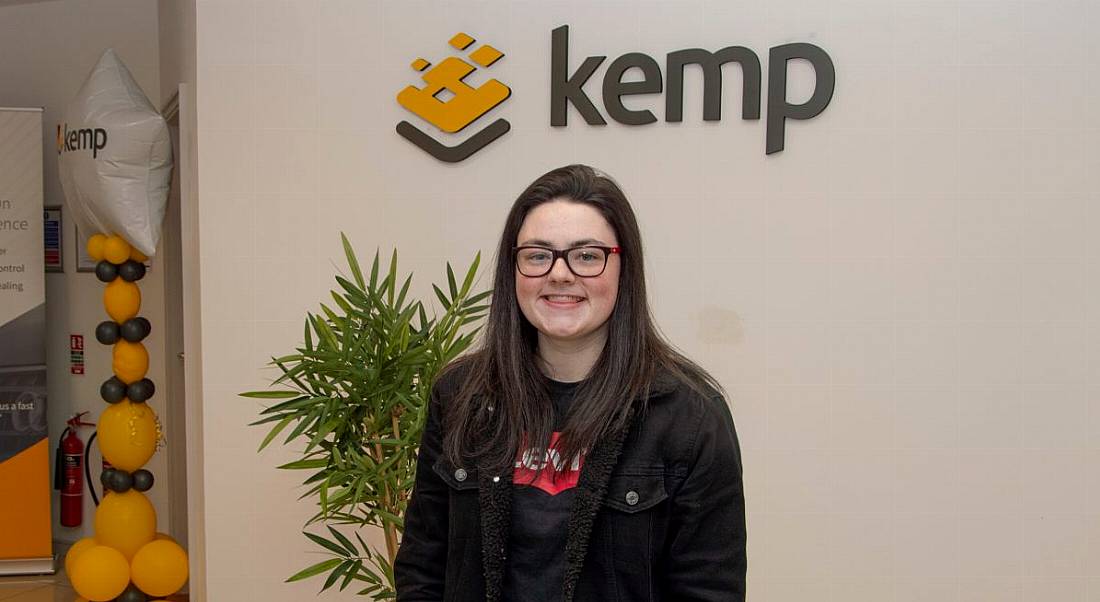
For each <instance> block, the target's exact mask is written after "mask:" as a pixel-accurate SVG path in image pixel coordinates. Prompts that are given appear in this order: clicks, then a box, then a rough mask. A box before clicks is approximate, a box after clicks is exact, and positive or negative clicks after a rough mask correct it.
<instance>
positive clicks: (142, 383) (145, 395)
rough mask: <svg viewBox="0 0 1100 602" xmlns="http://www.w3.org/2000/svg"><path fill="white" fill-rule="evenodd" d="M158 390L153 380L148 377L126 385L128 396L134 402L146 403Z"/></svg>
mask: <svg viewBox="0 0 1100 602" xmlns="http://www.w3.org/2000/svg"><path fill="white" fill-rule="evenodd" d="M156 392H157V388H156V387H155V386H154V385H153V381H151V380H149V379H148V378H143V379H141V380H139V381H134V382H132V383H130V386H129V387H126V397H128V398H130V401H132V402H134V403H144V402H145V401H146V400H148V399H149V398H150V397H152V396H153V394H154V393H156Z"/></svg>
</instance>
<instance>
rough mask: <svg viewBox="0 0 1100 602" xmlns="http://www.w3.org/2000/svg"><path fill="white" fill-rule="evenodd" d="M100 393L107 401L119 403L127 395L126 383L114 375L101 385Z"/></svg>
mask: <svg viewBox="0 0 1100 602" xmlns="http://www.w3.org/2000/svg"><path fill="white" fill-rule="evenodd" d="M99 395H100V397H102V398H103V401H106V402H107V403H118V402H120V401H122V398H124V397H126V383H124V382H122V381H121V380H119V378H118V377H117V376H112V377H111V378H108V379H107V380H105V381H103V384H102V385H100V386H99Z"/></svg>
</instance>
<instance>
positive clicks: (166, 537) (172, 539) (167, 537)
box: [156, 531, 179, 543]
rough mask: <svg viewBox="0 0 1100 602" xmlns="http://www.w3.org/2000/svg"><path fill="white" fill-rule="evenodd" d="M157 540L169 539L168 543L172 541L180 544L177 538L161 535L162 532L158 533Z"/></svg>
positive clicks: (165, 534)
mask: <svg viewBox="0 0 1100 602" xmlns="http://www.w3.org/2000/svg"><path fill="white" fill-rule="evenodd" d="M156 538H157V539H167V540H168V541H171V542H174V543H179V542H177V541H176V538H175V537H172V536H171V535H169V534H167V533H161V532H160V531H157V536H156Z"/></svg>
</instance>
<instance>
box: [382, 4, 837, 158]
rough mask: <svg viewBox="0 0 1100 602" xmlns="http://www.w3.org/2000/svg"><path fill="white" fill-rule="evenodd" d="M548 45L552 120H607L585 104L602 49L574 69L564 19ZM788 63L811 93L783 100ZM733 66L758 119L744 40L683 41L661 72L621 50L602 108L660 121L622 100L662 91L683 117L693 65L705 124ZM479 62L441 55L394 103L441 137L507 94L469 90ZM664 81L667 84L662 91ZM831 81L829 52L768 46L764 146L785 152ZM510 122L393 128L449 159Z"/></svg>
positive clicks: (496, 89)
mask: <svg viewBox="0 0 1100 602" xmlns="http://www.w3.org/2000/svg"><path fill="white" fill-rule="evenodd" d="M550 39H551V50H550V77H549V80H550V90H549V93H550V125H551V126H553V127H565V126H567V125H568V119H567V118H568V112H569V106H570V105H572V106H573V108H574V109H575V110H576V111H577V112H578V113H580V116H581V117H582V118H583V119H584V121H585V123H586V124H588V125H589V126H604V125H607V120H606V119H605V118H604V114H603V113H601V112H600V110H599V109H598V108H597V107H596V104H595V103H594V102H592V98H591V97H590V96H589V93H588V92H587V91H586V90H585V85H586V84H587V83H588V81H589V80H590V79H592V76H593V75H594V74H595V73H596V70H597V69H599V67H600V66H601V65H602V64H603V63H604V61H605V60H607V57H606V56H589V57H585V58H584V60H582V61H581V62H580V64H579V65H578V66H577V67H576V69H575V70H572V71H571V67H570V61H569V26H568V25H562V26H560V27H556V28H555V29H554V30H553V31H552V32H551V38H550ZM450 43H451V46H453V47H454V48H455V49H457V50H466V49H467V48H469V47H471V46H472V45H473V43H474V39H473V38H471V37H470V36H468V35H466V34H464V33H459V34H457V35H456V36H454V37H453V38H451V42H450ZM502 56H503V54H501V52H500V51H498V50H497V49H495V48H493V47H492V46H489V45H488V44H486V45H483V46H481V47H479V48H478V49H477V50H474V51H473V52H471V53H470V59H472V60H473V61H474V62H475V63H477V64H478V65H481V66H482V67H489V66H490V65H492V64H493V63H495V62H496V61H497V60H498V59H500V58H501V57H502ZM792 60H804V61H806V62H808V63H809V64H810V65H811V66H812V67H813V70H814V77H815V82H814V88H813V94H812V95H811V96H810V98H809V99H808V100H806V101H805V102H802V103H798V104H794V103H791V102H788V100H787V66H788V63H789V62H790V61H792ZM727 63H737V65H738V66H739V67H740V68H741V73H742V88H741V119H744V120H759V119H760V105H761V102H760V97H761V94H762V92H763V90H762V89H761V66H760V58H759V57H758V56H757V54H756V53H755V52H753V51H752V50H751V49H749V48H746V47H744V46H726V47H725V48H722V49H720V50H717V51H713V52H712V51H709V50H705V49H702V48H685V49H683V50H676V51H672V52H669V53H668V55H667V56H666V57H665V69H664V73H662V71H661V65H660V64H659V63H658V62H657V60H656V59H654V58H653V57H650V56H649V55H646V54H643V53H641V52H628V53H626V54H624V55H622V56H620V57H618V58H616V59H615V60H613V61H611V64H610V65H609V66H608V67H607V69H606V70H605V71H604V74H603V82H602V86H601V91H602V92H603V96H602V99H603V109H604V111H605V112H606V114H607V116H608V117H610V118H611V119H613V120H615V121H616V122H618V123H621V124H623V125H630V126H644V125H648V124H651V123H654V122H656V121H657V116H656V115H654V114H653V112H652V111H650V110H648V109H631V108H628V107H627V106H626V105H624V104H623V98H624V97H626V96H636V95H651V94H661V93H665V98H664V109H665V112H664V118H665V119H664V120H665V121H666V122H670V123H674V122H680V121H683V114H684V71H685V68H686V67H687V66H688V65H694V66H696V67H698V68H699V69H701V70H702V74H703V121H721V119H722V66H723V65H725V64H727ZM430 65H431V64H430V63H429V62H428V61H426V60H424V59H422V58H420V59H416V60H415V61H413V63H412V67H413V69H415V70H417V71H425V70H426V69H428V67H429V66H430ZM476 70H477V68H476V67H474V66H473V65H471V64H470V63H468V62H466V61H465V60H463V59H460V58H457V57H448V58H447V59H444V61H443V62H442V63H440V64H439V65H437V66H435V67H433V68H431V69H430V70H427V71H426V72H425V73H424V75H423V76H422V79H423V80H424V82H425V84H426V85H425V86H423V87H421V88H417V87H415V86H409V87H407V88H405V89H404V90H402V91H401V93H400V94H398V95H397V101H398V102H399V103H401V106H403V107H405V108H406V109H408V110H409V111H411V112H413V113H415V114H416V115H418V116H420V117H421V118H423V119H424V120H425V121H427V122H429V123H431V124H432V125H434V126H435V127H437V128H439V129H440V130H441V131H442V132H444V133H447V134H454V133H456V132H458V131H460V130H462V129H464V128H465V127H466V126H468V125H470V124H471V123H473V122H474V121H475V120H477V119H478V118H480V117H481V116H482V115H484V114H485V113H487V112H489V111H490V110H491V109H492V108H493V107H496V106H497V105H499V104H500V103H502V102H504V101H505V100H506V99H507V98H508V97H509V96H510V95H511V90H510V89H509V88H508V86H505V85H504V84H502V83H500V82H499V81H497V80H495V79H493V80H490V81H489V82H487V83H486V84H484V85H482V86H481V87H479V88H472V87H470V86H469V85H467V84H466V83H464V82H463V81H462V80H463V79H464V78H465V77H466V76H467V75H469V74H471V73H473V72H474V71H476ZM632 71H637V72H640V73H641V75H642V79H641V80H638V79H627V78H625V77H624V76H625V75H626V74H627V73H628V72H632ZM666 78H667V82H668V91H667V92H665V81H666ZM835 85H836V70H835V67H834V65H833V61H832V59H831V58H830V57H829V55H828V53H826V52H825V51H824V50H822V49H821V48H819V47H818V46H815V45H813V44H809V43H805V42H795V43H790V44H782V45H779V46H775V47H773V48H771V49H770V51H769V53H768V88H767V109H768V113H767V124H766V136H765V137H766V143H765V151H764V152H765V153H766V154H769V155H770V154H772V153H777V152H780V151H782V150H783V147H784V144H785V137H786V124H787V120H788V119H812V118H814V117H816V116H817V115H819V114H820V113H821V112H822V111H824V110H825V107H827V106H829V102H830V101H831V100H832V98H833V89H834V87H835ZM509 127H510V126H509V123H508V122H507V121H505V120H504V119H497V120H496V121H494V122H493V123H492V124H490V125H488V126H487V127H485V128H484V129H483V130H481V131H479V132H478V133H477V134H475V135H474V136H472V137H471V138H469V139H467V140H466V141H465V142H463V143H461V144H457V145H455V146H447V145H446V144H444V143H442V142H439V141H438V140H436V139H435V138H432V137H431V136H429V135H428V134H426V133H425V132H424V131H422V130H420V129H418V128H416V127H415V126H413V125H412V124H410V123H409V122H407V121H402V122H401V123H399V124H398V125H397V132H398V133H399V134H401V135H402V136H404V137H405V138H406V139H407V140H409V141H410V142H412V143H413V144H416V145H417V146H419V147H420V148H422V149H424V150H425V151H427V152H428V153H429V154H431V155H432V156H433V157H435V158H437V159H440V160H442V161H447V162H450V163H454V162H458V161H462V160H463V159H465V158H467V157H469V156H470V155H472V154H474V153H475V152H477V151H478V150H480V149H482V148H484V147H485V146H486V145H488V144H489V143H490V142H492V141H494V140H496V139H497V138H499V137H501V136H502V135H504V133H505V132H507V131H508V129H509Z"/></svg>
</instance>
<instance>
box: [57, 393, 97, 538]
mask: <svg viewBox="0 0 1100 602" xmlns="http://www.w3.org/2000/svg"><path fill="white" fill-rule="evenodd" d="M84 414H87V412H81V413H79V414H77V415H75V416H73V417H72V418H70V419H69V420H68V422H67V424H68V425H69V426H68V427H66V428H65V430H64V431H63V432H62V433H61V443H60V445H58V449H57V462H56V464H55V471H54V489H59V490H61V524H62V525H63V526H66V527H79V526H80V523H81V521H82V520H83V518H84V516H83V515H84V472H83V468H84V442H83V441H81V440H80V437H79V436H78V435H77V434H76V429H77V428H78V427H81V426H95V424H94V423H91V422H84V421H83V420H81V418H82V417H83V416H84Z"/></svg>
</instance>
